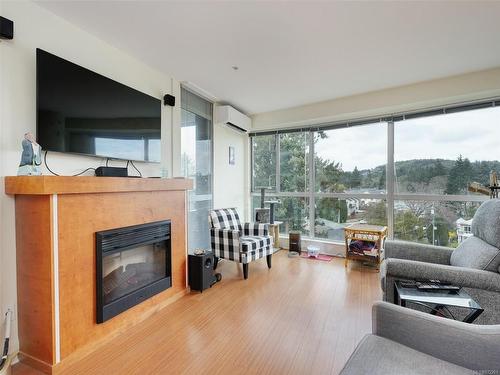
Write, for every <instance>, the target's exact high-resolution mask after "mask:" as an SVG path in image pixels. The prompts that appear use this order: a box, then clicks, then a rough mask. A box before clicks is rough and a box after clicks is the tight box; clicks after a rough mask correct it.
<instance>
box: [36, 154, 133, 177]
mask: <svg viewBox="0 0 500 375" xmlns="http://www.w3.org/2000/svg"><path fill="white" fill-rule="evenodd" d="M48 153H49V152H48V151H45V154H44V157H43V163H44V165H45V168H47V170H48V171H49V172H50V173H51V174H53V175H54V176H60V174H59V173H56V172H54V171H53V170H52V169H50V167H49V164H48V163H47V154H48ZM110 160H112V159H111V158H106V167H108V165H109V161H110ZM129 164H130V165H132V167H133V168H134V169H135V170H136V171H137V173H139V176H137V177H142V173H141V171H140V170H139V169H138V168H137V167H136V165H135V164H134V162H133V161H132V160H127V165H126V167H125V168H127V170H128V166H129ZM88 171H94V173H95V171H96V168H92V167H90V168H87V169H85V170H83V171H81V172H80V173H76V174H73V175H70V176H71V177H76V176H81V175H82V174H84V173H86V172H88ZM130 177H132V176H130Z"/></svg>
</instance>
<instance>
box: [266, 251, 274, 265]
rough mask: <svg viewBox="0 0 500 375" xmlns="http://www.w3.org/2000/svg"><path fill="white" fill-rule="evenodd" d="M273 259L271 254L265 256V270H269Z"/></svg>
mask: <svg viewBox="0 0 500 375" xmlns="http://www.w3.org/2000/svg"><path fill="white" fill-rule="evenodd" d="M272 259H273V254H269V255H267V256H266V260H267V268H271V261H272Z"/></svg>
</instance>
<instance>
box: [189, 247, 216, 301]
mask: <svg viewBox="0 0 500 375" xmlns="http://www.w3.org/2000/svg"><path fill="white" fill-rule="evenodd" d="M188 274H189V286H190V287H191V290H198V291H200V292H203V291H204V290H205V289H207V288H210V287H211V286H212V285H213V284H215V282H217V278H216V276H215V275H214V256H213V254H212V253H206V254H202V255H189V257H188Z"/></svg>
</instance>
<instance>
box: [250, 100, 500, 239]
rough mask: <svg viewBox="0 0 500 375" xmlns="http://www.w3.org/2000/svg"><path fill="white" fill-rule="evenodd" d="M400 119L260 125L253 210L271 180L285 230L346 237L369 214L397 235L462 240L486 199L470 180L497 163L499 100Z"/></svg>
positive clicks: (255, 139)
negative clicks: (272, 130) (276, 127)
mask: <svg viewBox="0 0 500 375" xmlns="http://www.w3.org/2000/svg"><path fill="white" fill-rule="evenodd" d="M434 112H438V111H434ZM407 118H408V119H407ZM395 120H397V121H395ZM395 120H392V119H391V118H388V119H384V120H379V121H377V122H373V123H368V124H367V123H363V124H362V125H357V126H338V127H337V128H334V127H333V126H331V127H330V128H326V127H325V128H311V129H307V130H302V131H296V132H286V131H278V132H276V134H271V135H270V134H267V135H262V136H261V135H258V134H254V135H253V136H252V137H251V142H252V153H253V154H252V160H253V165H252V181H253V184H252V189H253V190H252V193H253V199H252V213H253V209H254V208H256V207H258V206H259V204H260V200H259V199H258V193H259V189H258V188H259V187H263V186H268V187H269V190H268V192H267V194H268V195H269V196H271V197H274V198H277V199H280V200H281V205H279V206H278V209H277V214H276V215H277V218H278V220H280V221H282V222H283V224H282V225H281V226H280V230H281V232H282V233H288V231H289V230H292V229H293V230H300V231H301V232H302V233H303V234H304V235H305V236H308V237H311V238H318V239H325V240H330V241H343V238H344V228H345V227H346V226H348V225H350V224H354V223H368V224H378V225H388V226H389V233H390V235H391V237H393V238H396V239H401V240H408V241H414V242H421V243H433V244H435V245H441V246H449V247H456V246H457V245H458V244H459V243H460V242H461V241H463V240H464V239H466V238H467V237H469V236H470V235H471V230H470V224H471V219H472V217H473V216H474V213H475V211H476V210H477V208H478V207H479V205H480V203H481V202H482V201H484V200H486V199H488V197H487V196H485V195H480V194H478V193H475V192H470V191H469V185H470V184H471V183H473V182H477V183H479V184H482V185H486V184H488V182H489V175H490V171H497V172H500V148H499V147H498V143H499V142H500V141H499V140H500V107H494V106H492V107H489V108H480V109H471V110H462V109H460V110H453V111H451V110H448V111H446V110H444V109H443V111H442V114H434V113H433V115H432V116H430V115H427V116H426V115H419V116H416V115H414V116H407V117H406V116H398V117H395ZM312 155H313V157H312ZM387 171H393V172H392V173H388V172H387ZM389 187H390V188H389Z"/></svg>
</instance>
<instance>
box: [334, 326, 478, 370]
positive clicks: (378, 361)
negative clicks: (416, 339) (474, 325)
mask: <svg viewBox="0 0 500 375" xmlns="http://www.w3.org/2000/svg"><path fill="white" fill-rule="evenodd" d="M473 373H474V372H473V371H472V370H468V369H466V368H464V367H460V366H457V365H455V364H452V363H449V362H446V361H443V360H441V359H438V358H434V357H432V356H430V355H428V354H424V353H421V352H419V351H417V350H414V349H411V348H409V347H407V346H404V345H401V344H399V343H397V342H395V341H391V340H388V339H386V338H384V337H380V336H375V335H366V336H365V337H364V338H363V340H361V342H360V343H359V345H358V347H357V348H356V350H355V351H354V353H352V355H351V358H349V361H348V362H347V363H346V365H345V366H344V368H343V370H342V371H341V372H340V374H341V375H359V374H370V375H390V374H394V375H400V374H416V375H418V374H439V375H446V374H450V375H451V374H453V375H459V374H473Z"/></svg>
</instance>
